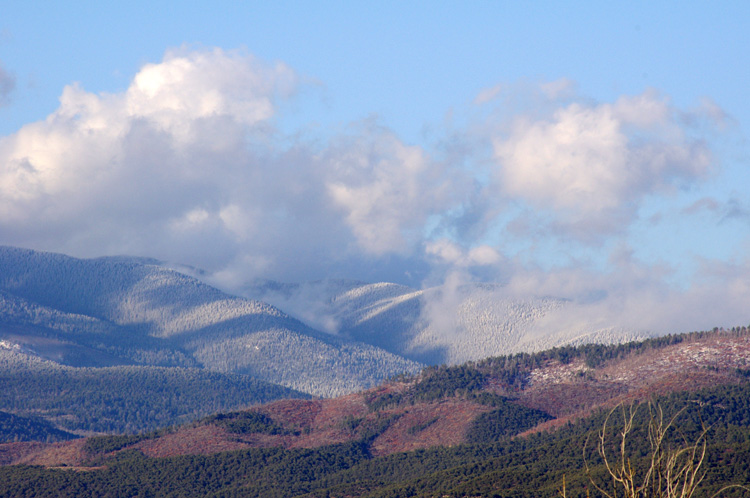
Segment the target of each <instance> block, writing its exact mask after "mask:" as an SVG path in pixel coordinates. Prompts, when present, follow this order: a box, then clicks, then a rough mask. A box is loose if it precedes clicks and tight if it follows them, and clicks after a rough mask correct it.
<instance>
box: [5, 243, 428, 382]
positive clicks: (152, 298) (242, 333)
mask: <svg viewBox="0 0 750 498" xmlns="http://www.w3.org/2000/svg"><path fill="white" fill-rule="evenodd" d="M154 263H155V262H154V261H151V260H144V259H138V258H123V257H119V258H99V259H91V260H82V259H76V258H71V257H67V256H64V255H60V254H51V253H42V252H36V251H30V250H24V249H17V248H11V247H0V268H2V271H1V272H0V340H4V341H6V342H7V343H8V344H13V345H17V346H20V347H23V348H25V351H26V352H27V353H28V354H35V352H36V351H39V356H41V357H44V358H48V359H52V360H55V361H60V362H61V363H64V364H68V365H71V366H103V365H117V364H139V365H151V366H180V367H197V368H205V369H208V370H212V371H218V372H224V373H241V374H247V375H251V376H252V377H254V378H257V379H260V380H265V381H268V382H273V383H277V384H281V385H284V386H286V387H290V388H293V389H298V390H301V391H305V392H308V393H311V394H315V395H323V396H332V395H336V394H341V393H345V392H351V391H355V390H358V389H362V388H366V387H369V386H372V385H374V384H375V383H377V382H378V381H379V380H382V379H384V378H387V377H389V376H391V375H394V374H397V373H401V372H405V371H410V372H415V371H417V370H418V369H419V368H420V365H419V364H418V363H416V362H414V361H410V360H406V359H404V358H401V357H399V356H397V355H394V354H391V353H388V352H386V351H384V350H382V349H379V348H376V347H373V346H371V345H368V344H360V343H353V342H351V341H343V340H341V339H339V338H336V337H332V336H330V335H329V334H325V333H322V332H319V331H316V330H314V329H312V328H310V327H308V326H306V325H304V324H303V323H302V322H300V321H298V320H296V319H293V318H291V317H290V316H288V315H286V314H284V313H283V312H282V311H280V310H279V309H277V308H274V307H273V306H271V305H268V304H266V303H263V302H260V301H254V300H249V299H245V298H240V297H236V296H231V295H228V294H225V293H223V292H221V291H219V290H218V289H215V288H213V287H211V286H209V285H206V284H204V283H202V282H201V281H199V280H197V279H195V278H193V277H190V276H187V275H184V274H181V273H178V272H176V271H174V270H170V269H168V268H165V267H163V266H160V265H157V264H154Z"/></svg>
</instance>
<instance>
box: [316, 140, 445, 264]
mask: <svg viewBox="0 0 750 498" xmlns="http://www.w3.org/2000/svg"><path fill="white" fill-rule="evenodd" d="M325 161H326V163H327V168H328V170H327V180H326V189H327V192H328V194H329V195H330V197H331V199H332V200H333V202H334V204H335V205H336V206H338V207H339V208H340V209H341V210H342V211H343V212H344V215H345V219H346V223H347V225H348V226H349V227H350V228H351V230H352V232H353V233H354V235H355V237H356V239H357V242H358V244H359V246H360V247H361V249H363V250H364V251H366V252H368V253H371V254H375V255H382V254H386V253H392V252H396V253H404V252H409V251H410V250H413V249H414V247H415V246H416V244H417V243H418V242H419V241H420V240H421V238H422V237H423V233H422V229H423V226H424V224H425V222H426V219H427V217H428V216H429V215H430V214H431V213H434V212H440V211H442V210H444V209H446V207H447V206H448V202H449V201H450V199H451V196H452V195H455V194H456V193H457V190H458V189H460V186H459V185H455V184H454V185H449V183H448V176H445V175H446V172H445V171H444V170H442V169H441V167H440V166H439V165H438V164H436V163H434V162H433V161H431V160H430V158H429V157H428V156H427V154H426V153H425V152H424V151H423V150H422V149H421V148H420V147H417V146H407V145H405V144H403V143H402V142H401V141H400V140H398V138H397V137H396V136H395V135H393V134H392V133H390V132H387V131H385V130H380V129H377V128H372V127H370V126H367V127H365V129H364V130H363V132H362V133H360V134H359V135H358V136H356V137H354V138H353V139H343V140H341V141H340V142H339V143H338V144H336V145H335V146H334V147H332V148H331V149H330V150H329V151H328V153H327V155H326V157H325ZM454 189H455V190H454Z"/></svg>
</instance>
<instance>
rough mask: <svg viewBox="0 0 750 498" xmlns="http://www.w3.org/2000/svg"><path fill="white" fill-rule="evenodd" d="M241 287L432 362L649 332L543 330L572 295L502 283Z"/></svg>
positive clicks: (340, 330) (317, 322)
mask: <svg viewBox="0 0 750 498" xmlns="http://www.w3.org/2000/svg"><path fill="white" fill-rule="evenodd" d="M239 293H240V294H242V295H244V296H246V297H249V298H253V299H259V300H262V301H264V302H268V303H271V304H273V305H275V306H277V307H279V308H281V309H284V310H286V311H287V312H288V313H290V314H291V315H293V316H295V317H297V318H298V319H300V320H301V321H303V322H306V323H308V324H309V325H310V326H313V327H316V328H318V329H320V330H325V331H328V332H329V333H331V334H334V335H336V336H338V337H343V338H347V339H350V340H354V341H359V342H363V343H367V344H371V345H374V346H377V347H379V348H382V349H385V350H387V351H389V352H391V353H393V354H397V355H400V356H403V357H405V358H409V359H411V360H414V361H418V362H421V363H425V364H428V365H439V364H442V363H446V364H450V365H458V364H461V363H464V362H467V361H474V360H479V359H482V358H487V357H488V356H498V355H506V354H512V353H520V352H533V351H542V350H544V349H548V348H551V347H554V346H560V345H566V344H584V343H592V342H597V343H619V342H627V341H633V340H638V339H644V338H646V337H647V336H648V335H647V334H645V333H643V332H636V331H629V330H621V329H615V328H605V329H599V328H591V327H587V326H579V327H567V328H566V327H559V328H556V329H555V330H554V332H549V333H546V334H540V333H539V332H538V331H537V326H538V325H539V324H540V322H541V321H542V319H544V318H545V317H546V316H547V315H548V314H549V313H550V312H553V311H557V310H560V309H562V308H564V307H565V306H567V305H568V304H569V303H568V302H567V301H565V300H562V299H556V298H551V297H528V298H525V299H520V298H514V297H508V296H507V295H505V293H504V289H503V287H502V286H501V285H496V284H483V283H471V284H463V285H458V286H448V285H443V286H438V287H430V288H427V289H422V290H416V289H413V288H410V287H406V286H403V285H398V284H393V283H386V282H381V283H375V284H368V283H364V282H357V281H348V280H324V281H318V282H308V283H301V284H286V283H279V282H274V281H258V282H253V283H251V284H247V285H245V286H243V287H241V288H240V290H239Z"/></svg>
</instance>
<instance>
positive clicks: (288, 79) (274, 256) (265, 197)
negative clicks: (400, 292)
mask: <svg viewBox="0 0 750 498" xmlns="http://www.w3.org/2000/svg"><path fill="white" fill-rule="evenodd" d="M0 81H1V82H2V83H0V85H5V86H0V89H2V92H3V94H2V95H0V97H2V96H6V97H7V94H8V93H9V92H10V90H7V89H8V88H10V89H12V83H13V80H12V77H10V76H8V75H7V73H5V72H2V73H0ZM302 81H303V78H302V77H300V75H298V74H297V73H296V72H295V71H294V70H293V69H292V68H290V67H288V66H286V65H284V64H283V63H272V62H266V61H261V60H259V59H257V58H255V57H254V56H252V55H251V54H249V53H247V52H246V51H242V50H238V51H225V50H221V49H210V50H190V49H186V48H182V49H177V50H170V51H168V52H167V53H166V54H165V56H164V58H163V60H161V61H159V62H156V63H152V64H147V65H144V66H143V67H142V68H141V69H140V70H139V71H138V73H137V74H136V75H134V77H133V79H132V81H131V82H130V85H129V86H128V88H127V89H126V90H124V91H122V92H119V93H98V94H97V93H92V92H88V91H86V90H85V89H84V88H82V87H81V86H80V85H77V84H71V85H69V86H67V87H66V88H64V89H63V90H62V92H61V96H60V105H59V107H58V109H57V110H56V111H55V112H53V113H52V114H51V115H49V116H48V117H47V119H45V120H43V121H39V122H35V123H30V124H27V125H26V126H24V127H22V128H21V129H19V130H18V131H17V132H16V133H14V134H12V135H8V136H5V137H0V234H1V235H2V240H0V243H4V244H12V245H18V246H26V247H32V248H36V249H46V250H55V251H61V252H66V253H69V254H73V255H77V256H99V255H105V254H133V255H146V256H152V257H156V258H161V259H164V260H168V261H172V262H176V263H184V264H188V265H193V266H198V267H202V268H205V269H207V270H209V271H210V272H212V278H213V282H214V283H217V284H220V285H223V286H224V287H226V288H229V289H232V288H241V287H242V285H243V284H245V283H246V282H248V281H250V280H251V279H253V278H256V277H265V278H271V279H277V280H283V281H303V280H313V279H320V278H326V277H343V278H357V279H363V280H369V281H377V280H396V281H399V283H408V284H412V285H415V284H416V285H419V284H423V285H424V286H426V287H430V286H433V285H435V284H436V283H438V282H439V283H442V284H444V288H443V290H442V291H440V292H437V293H436V294H435V295H437V296H439V297H440V298H439V300H437V301H435V303H434V306H432V305H431V303H427V305H426V309H427V312H428V313H427V314H428V315H430V316H432V317H433V318H432V320H433V321H434V322H435V323H438V322H439V323H440V324H442V325H441V326H440V327H442V328H441V330H442V329H445V332H446V333H448V329H450V328H451V327H453V326H454V325H455V324H454V320H453V318H452V317H451V313H453V312H454V311H455V306H456V303H458V299H459V293H458V289H460V288H461V286H463V285H464V284H468V283H471V282H474V281H477V280H480V281H495V282H502V283H504V284H505V285H506V287H505V289H504V291H503V292H504V293H505V295H508V296H511V295H518V296H524V295H526V296H532V295H536V296H556V297H563V298H567V299H570V300H571V301H574V302H575V303H577V304H576V306H577V307H570V309H572V310H580V316H581V317H586V316H588V317H594V316H599V317H609V318H612V319H618V320H622V321H623V322H628V319H629V317H631V316H641V315H642V313H641V314H638V313H636V312H635V311H634V310H636V309H637V308H638V306H641V307H642V308H643V309H649V310H653V308H654V307H655V305H654V304H653V303H662V306H661V307H660V308H659V309H661V310H665V311H664V312H663V313H661V314H657V313H656V312H653V313H651V314H650V315H649V316H654V317H656V316H662V317H664V318H663V320H662V321H659V320H656V319H654V320H651V322H648V323H647V322H646V321H643V320H641V321H640V322H638V321H633V320H630V321H629V322H628V323H631V324H632V325H633V326H639V327H641V326H642V327H647V326H654V327H656V326H662V325H664V324H665V323H667V320H668V317H669V316H674V314H676V313H679V311H678V310H677V305H678V303H681V302H689V303H697V302H698V301H699V300H700V299H706V300H707V302H709V301H710V302H712V303H713V302H714V301H716V300H712V299H709V298H710V296H711V295H712V294H711V292H712V291H714V290H716V289H715V288H714V287H710V286H707V287H700V286H699V285H697V284H696V285H695V286H693V287H691V291H690V292H689V293H685V292H683V293H680V292H682V291H680V292H678V291H674V290H672V289H671V288H670V287H669V286H668V285H667V284H666V283H665V282H666V281H667V280H668V279H669V276H670V273H669V270H668V269H663V268H657V267H654V266H648V265H644V264H636V263H633V262H632V261H631V262H630V263H627V264H626V262H627V261H628V258H626V257H622V256H618V257H613V258H610V260H609V261H608V262H606V264H604V265H603V266H605V268H604V269H602V267H601V266H600V267H597V268H595V267H594V266H591V265H587V264H586V263H585V258H581V259H576V258H575V257H571V258H570V259H569V263H568V264H567V265H558V266H557V267H555V266H554V265H549V264H547V265H545V264H544V263H548V262H547V261H539V260H537V259H535V258H536V254H535V253H534V252H533V250H532V249H533V247H534V245H535V244H536V243H538V242H539V241H541V240H545V241H547V242H546V243H547V244H548V246H549V247H551V248H552V249H551V250H553V251H558V252H563V251H565V250H568V249H569V248H570V247H571V246H570V245H569V243H570V241H574V242H575V243H582V244H583V245H586V244H588V243H589V242H591V240H594V241H597V242H599V241H601V240H602V239H606V240H607V241H608V242H609V243H610V244H609V246H608V247H612V246H613V245H617V244H618V243H624V241H625V239H626V232H627V228H628V227H629V226H631V224H632V223H633V221H634V220H635V219H636V218H637V213H638V209H639V208H640V206H641V205H642V204H643V203H644V201H645V200H646V199H648V198H649V197H653V196H660V195H664V194H665V193H666V194H669V193H671V192H672V191H675V190H677V189H680V188H683V187H685V186H688V187H689V186H696V185H700V181H701V180H702V179H703V178H706V177H707V176H708V175H710V173H711V172H712V171H713V168H712V167H713V159H712V152H711V150H710V148H709V146H708V142H707V141H705V140H704V139H702V138H701V137H704V135H703V134H702V132H701V130H702V129H703V128H701V126H703V124H705V123H708V125H707V126H712V125H711V123H714V124H716V123H719V122H720V121H722V120H724V121H725V120H726V119H727V118H726V116H725V115H724V113H723V112H722V111H721V109H719V108H718V107H717V106H715V105H714V104H712V103H710V102H708V101H705V102H702V103H701V104H700V105H699V106H698V107H697V108H695V109H693V110H689V111H682V110H680V109H677V108H676V107H675V106H674V105H673V104H672V103H671V102H670V100H669V98H668V97H666V96H664V95H661V94H658V93H656V92H653V91H648V92H645V93H643V94H641V95H635V96H623V97H621V98H619V99H617V100H615V101H614V102H603V103H601V102H593V101H591V100H590V99H586V98H583V97H581V96H579V95H577V93H576V86H575V84H574V83H573V82H571V81H569V80H561V81H558V82H551V83H545V84H541V85H537V86H535V88H534V90H533V91H531V96H526V97H522V98H515V97H514V89H513V87H512V86H508V85H505V84H503V85H498V86H495V87H492V88H489V89H488V90H486V91H483V92H481V93H480V94H479V95H478V96H477V98H476V99H475V101H474V107H473V108H472V109H474V110H473V111H472V112H475V111H476V109H478V108H481V109H494V110H495V111H491V112H487V113H485V114H484V118H482V119H483V121H480V120H479V119H478V118H477V120H476V121H474V122H472V123H470V124H469V126H468V127H467V129H466V130H463V131H461V130H459V131H456V132H455V134H454V135H452V136H450V137H445V139H444V140H442V141H441V142H440V143H438V144H436V145H435V147H434V148H433V149H429V148H427V147H426V146H420V145H414V144H407V143H405V142H404V141H403V140H401V139H400V138H399V136H398V135H397V134H396V133H394V132H393V131H392V130H390V129H388V128H387V127H385V126H383V125H382V124H381V123H379V121H378V120H377V119H363V120H361V121H358V122H354V123H352V124H350V125H347V126H344V127H343V128H344V131H343V132H341V133H335V134H333V136H332V137H331V138H330V139H326V140H321V141H319V142H312V141H305V140H304V139H302V138H300V137H299V136H296V135H285V134H283V133H282V132H281V131H280V130H281V128H280V127H279V126H278V122H279V120H280V119H283V116H280V115H279V109H280V108H282V107H284V108H287V107H289V106H281V105H280V104H281V103H283V102H284V101H286V100H287V99H292V98H295V96H296V95H297V94H298V93H300V92H299V91H298V90H299V89H300V86H301V85H302V83H301V82H302ZM8 85H10V86H8ZM509 102H511V103H510V104H509ZM480 114H481V112H480ZM701 123H703V124H701ZM716 126H718V125H716ZM715 199H717V195H716V194H715V193H714V192H712V193H711V194H710V195H707V194H703V195H698V196H697V197H696V198H695V199H694V200H693V201H692V202H694V204H692V205H691V202H687V203H686V205H687V206H688V207H687V208H686V209H685V210H684V211H683V214H684V215H685V216H700V213H701V212H703V213H705V212H707V211H717V210H718V212H719V214H721V212H724V211H726V208H725V207H724V206H725V204H726V203H724V204H721V203H719V204H717V203H718V202H719V201H718V200H715ZM730 207H731V206H730ZM736 207H737V209H735V210H734V211H733V213H735V215H736V216H738V215H743V214H746V211H747V208H746V205H745V204H744V203H740V204H737V206H736ZM742 209H744V211H742ZM657 215H658V213H657ZM551 228H552V229H554V234H555V235H556V237H557V238H556V239H555V240H554V241H552V242H549V240H550V233H551V232H550V229H551ZM625 242H626V241H625ZM519 247H520V248H521V249H518V248H519ZM591 247H598V246H597V245H596V244H591ZM529 248H532V249H529ZM631 259H632V258H631ZM580 261H584V262H583V263H580ZM550 266H552V268H551V269H550ZM705 266H706V268H709V267H710V268H712V271H708V270H706V271H705V272H704V273H703V274H702V276H701V280H700V282H701V283H705V282H708V281H709V280H711V279H710V278H709V277H710V275H714V274H718V273H721V272H720V271H719V268H718V267H716V266H713V267H712V266H711V264H710V262H707V263H706V265H705ZM540 268H545V269H544V270H542V269H540ZM734 269H735V270H736V271H738V272H742V271H744V272H747V271H748V268H747V265H746V264H745V265H744V266H743V265H742V264H738V266H736V267H735V268H734ZM712 272H713V273H712ZM745 274H747V273H745ZM407 275H408V276H407ZM728 275H730V276H731V275H732V273H731V272H729V273H728ZM696 278H697V277H696ZM732 282H734V283H733V284H732V285H734V287H732V288H733V289H735V290H736V291H737V292H739V293H740V295H741V296H745V297H746V296H747V295H748V294H747V293H748V289H747V288H746V287H743V286H742V282H741V281H740V280H738V279H734V280H732ZM706 285H708V284H706ZM742 293H744V294H742ZM717 295H720V294H717ZM691 299H692V300H693V301H691ZM719 301H720V300H719ZM617 302H622V303H625V305H623V306H624V307H623V308H622V309H623V311H617V310H616V307H617V304H616V303H617ZM722 303H723V305H725V306H728V307H731V306H734V304H732V303H734V301H732V300H731V299H725V300H723V301H721V302H717V303H716V305H717V306H720V305H722ZM735 304H736V303H735ZM649 306H650V307H649ZM696 306H698V305H697V304H696ZM704 309H705V308H704ZM732 309H734V308H732ZM451 310H453V311H451ZM666 310H668V311H669V313H668V312H667V311H666ZM730 311H731V310H729V309H727V313H730ZM670 313H671V314H672V315H670ZM299 314H300V316H302V311H299ZM569 316H570V319H571V320H574V319H576V316H575V314H574V313H572V314H571V315H569ZM732 316H734V315H732ZM561 319H562V318H561ZM601 320H604V318H601ZM318 325H319V326H321V327H323V328H327V329H329V330H333V329H335V324H332V323H329V324H327V325H326V324H323V323H319V324H318Z"/></svg>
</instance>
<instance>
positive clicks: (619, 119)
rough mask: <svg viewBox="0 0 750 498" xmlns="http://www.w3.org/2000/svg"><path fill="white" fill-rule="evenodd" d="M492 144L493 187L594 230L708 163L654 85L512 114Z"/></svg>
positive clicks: (622, 219)
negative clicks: (545, 111)
mask: <svg viewBox="0 0 750 498" xmlns="http://www.w3.org/2000/svg"><path fill="white" fill-rule="evenodd" d="M493 148H494V159H495V161H496V162H497V165H498V167H497V168H498V169H497V176H496V178H497V182H498V187H497V188H499V189H501V190H502V191H503V192H504V193H505V194H506V195H508V196H511V197H514V198H518V199H522V200H524V201H526V202H528V203H529V204H530V205H531V206H534V207H535V208H537V209H542V210H547V211H549V212H551V213H552V215H553V217H554V218H555V219H556V220H557V221H558V222H559V223H560V224H561V225H563V226H565V225H568V226H571V227H572V226H576V225H577V226H578V229H580V228H583V229H584V230H586V231H589V232H591V231H593V232H598V233H608V232H612V231H615V230H617V229H618V228H620V227H621V226H622V224H623V223H627V222H628V221H629V220H630V219H632V218H633V216H634V215H635V213H636V210H637V207H638V205H639V203H640V201H641V200H642V198H643V197H644V196H646V195H649V194H653V193H661V192H665V191H668V190H669V189H673V188H675V187H677V186H680V185H682V184H690V183H691V182H694V181H695V180H696V179H699V178H701V177H703V176H704V175H706V174H707V173H708V172H709V170H710V167H711V155H710V153H709V150H708V148H707V147H706V145H705V144H704V143H703V142H701V141H700V140H696V139H694V138H692V137H691V136H690V135H689V134H688V133H687V132H686V130H685V129H684V127H683V126H682V124H681V122H680V116H679V113H677V111H676V110H675V109H674V108H672V107H671V105H670V103H669V101H668V100H667V99H666V98H664V97H661V96H660V95H658V94H656V93H654V92H646V93H644V94H642V95H638V96H634V97H630V96H624V97H621V98H619V99H618V100H617V101H616V102H615V103H613V104H609V103H602V104H590V103H582V102H572V103H565V104H564V105H561V106H558V107H556V108H555V109H554V111H553V112H552V113H551V114H550V115H546V116H543V117H538V116H532V117H526V116H516V117H515V118H514V119H513V122H512V124H511V126H510V129H509V131H508V132H507V133H503V134H498V135H496V136H495V137H493Z"/></svg>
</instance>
